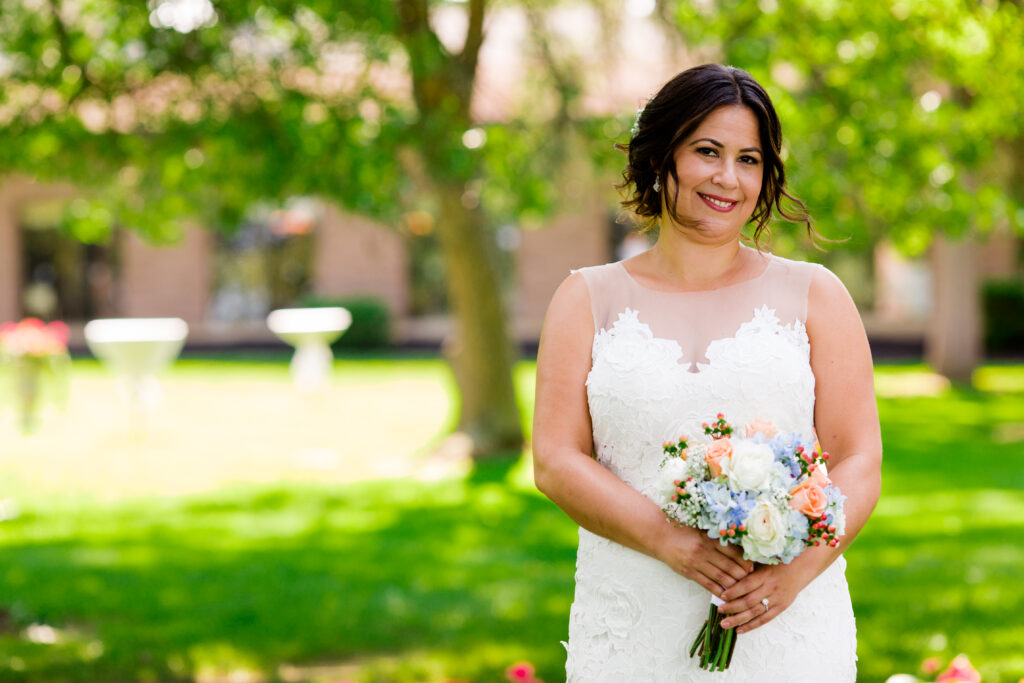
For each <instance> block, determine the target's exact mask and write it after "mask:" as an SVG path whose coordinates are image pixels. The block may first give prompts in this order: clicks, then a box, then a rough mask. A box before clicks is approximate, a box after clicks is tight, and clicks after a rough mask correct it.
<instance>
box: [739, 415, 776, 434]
mask: <svg viewBox="0 0 1024 683" xmlns="http://www.w3.org/2000/svg"><path fill="white" fill-rule="evenodd" d="M778 433H779V430H778V428H777V427H776V426H775V425H774V424H772V422H771V421H770V420H762V419H760V418H758V419H757V420H754V421H753V422H751V423H750V424H748V425H747V427H746V435H747V438H748V439H749V438H751V437H753V436H754V434H764V436H765V438H766V439H770V438H772V437H773V436H775V435H776V434H778Z"/></svg>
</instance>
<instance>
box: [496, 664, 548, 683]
mask: <svg viewBox="0 0 1024 683" xmlns="http://www.w3.org/2000/svg"><path fill="white" fill-rule="evenodd" d="M533 674H534V668H533V664H530V663H529V662H517V663H515V664H513V665H512V666H510V667H509V668H507V669H506V670H505V676H506V677H508V680H510V681H512V683H544V681H542V680H540V679H539V678H534V676H533Z"/></svg>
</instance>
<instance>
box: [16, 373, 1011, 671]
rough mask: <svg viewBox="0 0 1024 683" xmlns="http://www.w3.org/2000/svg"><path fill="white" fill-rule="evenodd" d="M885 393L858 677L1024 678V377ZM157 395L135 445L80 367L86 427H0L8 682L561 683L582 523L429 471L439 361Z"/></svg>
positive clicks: (97, 383)
mask: <svg viewBox="0 0 1024 683" xmlns="http://www.w3.org/2000/svg"><path fill="white" fill-rule="evenodd" d="M532 372H533V367H532V365H531V364H529V363H524V364H521V365H520V367H519V376H518V377H517V379H518V380H519V385H520V388H521V395H522V398H523V401H524V405H525V406H526V407H527V408H529V406H530V405H532V387H531V382H532ZM877 377H878V387H879V392H880V395H881V398H880V407H881V411H882V420H883V430H884V439H885V447H886V451H885V466H884V467H885V469H884V493H883V498H882V501H881V502H880V504H879V507H878V510H877V511H876V513H875V515H874V517H873V518H872V521H871V522H870V524H869V526H868V527H867V528H866V529H865V531H864V532H863V533H862V534H861V536H860V538H859V539H858V541H857V542H856V543H855V544H854V546H853V547H851V549H850V550H849V551H848V553H847V558H848V560H849V569H848V574H847V575H848V578H849V581H850V586H851V591H852V595H853V599H854V607H855V609H856V612H857V615H858V640H859V657H860V662H859V667H860V671H861V676H860V678H859V680H861V681H867V682H879V683H880V682H881V681H884V680H885V679H886V678H887V677H888V676H889V675H891V674H893V673H896V672H901V671H902V672H911V673H913V672H915V671H916V670H917V667H918V665H919V663H920V662H921V660H922V659H923V658H924V657H926V656H929V655H938V656H940V657H941V658H944V659H948V658H950V657H951V656H952V655H954V654H956V653H958V652H965V653H967V654H969V655H970V657H971V659H972V661H973V662H974V663H975V665H976V666H977V667H978V668H979V669H980V670H981V671H982V673H983V675H984V679H983V680H984V681H986V683H991V682H995V681H1010V682H1016V681H1017V680H1018V679H1020V678H1021V677H1022V676H1024V617H1022V616H1021V615H1022V614H1024V594H1022V592H1021V590H1020V585H1021V583H1020V579H1019V575H1020V572H1021V567H1022V566H1024V367H1021V366H1003V367H995V366H993V367H988V368H985V369H983V371H982V372H979V374H978V376H977V378H976V382H975V387H972V388H949V387H947V386H944V385H943V384H942V383H941V381H937V380H936V379H935V377H934V376H932V375H930V374H929V373H927V371H926V370H925V369H924V368H922V367H919V366H902V367H886V368H881V369H880V370H879V371H878V374H877ZM164 388H165V400H164V404H163V406H162V407H161V409H160V411H159V412H158V413H157V414H155V415H153V416H152V417H151V418H150V419H149V422H148V425H146V428H145V430H142V429H140V428H139V427H138V426H136V427H132V426H131V424H130V423H129V422H128V420H127V418H126V415H127V413H126V412H125V410H124V406H123V405H122V404H120V403H119V400H118V398H117V395H116V391H115V388H114V386H113V383H112V381H111V380H110V379H109V378H108V377H107V376H106V375H105V374H104V373H102V372H101V370H100V369H99V368H98V367H96V366H95V365H93V364H91V363H88V362H80V363H76V365H75V369H74V376H73V381H72V393H71V403H70V405H69V407H68V410H67V412H66V413H63V414H62V413H48V414H47V415H46V416H45V418H46V422H45V427H44V429H43V431H41V432H40V433H38V434H35V435H31V436H27V437H22V436H19V435H17V434H16V433H15V432H14V430H13V426H12V425H11V424H5V425H3V426H0V444H2V445H0V498H6V499H7V500H8V502H7V503H4V504H3V505H2V506H0V513H2V512H4V511H8V512H10V511H12V510H14V509H15V506H16V507H17V509H18V511H19V514H18V515H17V516H16V517H14V518H13V519H9V520H7V521H4V522H0V606H2V608H3V611H2V612H0V681H6V680H9V681H178V680H181V681H186V680H188V681H191V680H197V681H210V682H212V681H341V680H351V681H357V682H358V683H371V682H378V681H379V682H383V681H399V682H403V683H405V682H412V681H430V682H433V681H437V682H440V681H445V680H448V679H451V680H459V681H474V682H478V683H483V682H485V681H501V680H503V679H504V674H503V672H504V669H505V668H506V667H507V666H508V665H510V664H511V663H513V662H515V661H518V660H529V661H531V662H533V663H534V664H535V665H536V666H537V668H538V675H539V677H540V678H542V679H543V680H545V681H547V682H548V683H553V682H554V681H559V680H562V678H563V675H562V666H563V662H564V650H563V649H562V646H561V645H560V644H559V641H560V640H562V639H564V638H565V635H566V624H567V617H568V609H569V604H570V602H571V599H572V576H573V571H574V562H575V543H576V527H575V525H574V524H573V523H572V522H571V521H570V520H569V519H568V518H567V517H565V516H564V515H563V514H562V513H561V512H560V511H559V510H558V509H557V508H555V507H554V506H553V505H552V504H551V503H549V502H548V501H547V500H546V499H544V498H543V497H542V496H540V495H539V494H538V493H537V492H536V491H535V490H534V489H533V487H532V485H531V479H530V473H529V469H528V465H527V464H526V463H525V462H522V461H520V462H504V463H493V464H490V465H488V466H486V467H483V468H479V469H477V470H474V471H467V470H466V468H465V467H464V463H459V462H458V461H453V460H452V458H450V457H438V456H437V454H436V453H435V452H434V451H435V447H436V446H437V445H438V444H440V443H441V439H442V437H443V434H444V433H445V431H446V429H447V428H448V427H450V424H451V420H452V415H453V411H452V409H451V400H452V396H453V392H452V390H451V386H450V380H449V379H448V375H447V373H446V370H445V368H444V367H443V365H442V364H441V363H440V362H438V361H436V360H432V359H409V360H390V361H389V360H347V361H339V362H338V364H337V366H336V377H335V383H334V386H333V387H332V388H331V389H330V390H329V391H328V392H327V393H326V394H325V395H323V396H321V397H319V398H318V399H312V398H309V397H302V396H298V395H296V394H295V393H294V392H292V391H291V387H290V385H289V383H288V376H287V370H286V367H285V366H284V365H283V364H281V363H279V362H265V361H262V360H249V361H244V362H243V361H234V362H223V361H216V360H191V361H184V362H181V363H179V364H178V366H176V367H175V369H174V370H173V371H172V372H171V373H170V374H169V375H168V376H167V378H166V380H165V382H164ZM3 417H4V418H5V419H6V418H7V417H8V415H3ZM402 475H411V476H402ZM12 501H13V502H12Z"/></svg>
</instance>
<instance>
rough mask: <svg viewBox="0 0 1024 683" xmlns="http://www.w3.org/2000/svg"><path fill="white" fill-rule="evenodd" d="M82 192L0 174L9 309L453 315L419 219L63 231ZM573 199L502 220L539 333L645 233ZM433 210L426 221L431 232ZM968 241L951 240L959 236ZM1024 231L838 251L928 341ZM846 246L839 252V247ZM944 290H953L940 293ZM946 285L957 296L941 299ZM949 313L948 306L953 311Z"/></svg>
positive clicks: (227, 321) (889, 318)
mask: <svg viewBox="0 0 1024 683" xmlns="http://www.w3.org/2000/svg"><path fill="white" fill-rule="evenodd" d="M74 196H75V192H74V189H73V188H71V187H69V186H63V185H52V186H46V185H39V184H36V183H32V182H29V181H26V180H6V181H4V182H3V183H2V184H0V320H11V319H16V318H19V317H21V316H25V315H35V316H39V317H43V318H61V319H63V320H66V321H68V322H69V323H70V324H71V326H72V330H73V338H72V341H73V343H76V342H77V343H81V328H82V326H83V324H84V323H85V322H86V321H87V320H89V319H93V318H100V317H160V316H177V317H181V318H184V319H185V320H186V321H187V322H188V323H189V326H190V328H191V333H190V335H189V344H190V345H193V346H233V345H246V344H267V343H273V342H274V337H273V336H272V335H271V334H270V332H269V331H268V330H267V327H266V324H265V318H266V315H267V313H268V312H269V311H270V310H272V309H274V308H279V307H286V306H293V305H301V302H302V301H303V298H304V297H305V296H308V295H310V294H315V295H317V296H318V297H319V298H321V299H322V298H332V297H337V298H342V297H348V296H353V295H367V296H371V297H374V298H376V299H378V300H380V301H382V302H383V303H384V304H386V306H387V307H388V309H389V310H390V311H391V313H392V314H393V315H394V318H395V321H396V325H395V339H394V341H395V343H397V344H425V345H435V344H439V343H440V342H441V341H442V340H443V339H444V338H445V337H446V336H447V335H448V334H449V333H450V331H451V329H452V325H451V321H450V318H449V316H448V315H447V314H446V313H445V311H444V310H443V304H442V305H440V306H438V305H434V306H430V305H426V306H423V305H421V306H419V307H417V306H414V305H413V300H414V298H415V296H414V294H415V293H416V288H417V287H427V288H429V287H430V283H429V282H428V283H426V284H424V283H421V282H417V277H418V276H417V275H416V270H417V269H416V268H415V267H414V264H413V263H412V258H411V256H410V254H411V252H412V251H414V249H413V248H412V247H411V241H412V240H414V239H416V237H417V235H410V234H408V231H406V233H404V234H403V232H401V231H399V230H395V229H392V228H389V227H386V226H383V225H380V224H377V223H374V222H373V221H371V220H368V219H366V218H362V217H359V216H354V215H350V214H345V213H343V212H342V211H340V210H338V209H337V208H335V207H333V206H331V205H326V204H323V203H318V202H305V203H299V204H296V205H294V206H291V207H290V208H288V209H279V210H277V211H272V212H269V213H267V214H266V215H265V216H264V217H263V218H262V219H259V220H252V221H250V222H248V223H247V224H245V225H243V226H242V228H241V229H240V230H239V231H238V232H236V233H234V234H232V235H231V236H230V237H226V236H221V235H218V234H216V233H214V232H212V231H208V230H204V229H201V228H199V227H197V226H190V227H187V228H185V230H184V238H183V239H182V240H181V241H180V242H178V243H176V244H174V245H171V246H153V245H149V244H146V243H145V242H143V241H142V240H141V239H140V238H139V237H138V236H136V235H135V234H133V233H132V232H130V231H121V232H119V233H117V234H116V236H115V238H114V239H113V240H111V242H110V244H107V245H85V244H82V243H80V242H77V241H75V240H73V239H71V238H70V237H68V236H66V235H64V234H63V233H62V232H61V230H60V228H59V225H58V221H59V216H60V215H61V207H62V206H63V205H65V204H66V203H67V202H69V201H71V200H72V199H73V197H74ZM581 206H582V208H581V209H580V210H578V211H577V212H574V213H572V214H563V215H560V216H556V217H554V218H552V219H551V220H550V221H549V223H548V224H547V225H546V226H543V227H542V228H541V229H536V230H526V229H521V228H520V227H518V226H506V227H504V228H502V229H501V230H499V231H498V233H497V238H498V240H497V241H498V246H499V248H500V249H502V250H504V251H505V252H506V257H507V261H508V262H509V263H510V264H511V267H510V269H509V270H510V272H509V273H508V277H507V282H506V285H507V290H508V294H509V297H508V300H509V301H510V302H512V305H511V314H512V318H513V329H514V332H515V335H516V337H517V338H518V339H520V340H521V341H523V342H526V343H532V342H535V341H536V340H537V337H538V336H539V333H540V328H541V324H542V322H543V318H544V312H545V310H546V308H547V304H548V301H549V300H550V298H551V296H552V294H553V293H554V291H555V289H556V287H557V286H558V284H559V283H560V282H561V281H562V280H563V279H564V278H565V277H566V275H567V274H568V273H569V271H570V269H573V268H578V267H581V266H585V265H591V264H598V263H606V262H609V261H613V260H617V259H619V258H623V257H626V256H628V255H629V254H630V253H635V251H636V250H637V249H641V250H642V249H643V248H645V243H644V239H645V238H643V237H640V236H637V235H635V234H630V232H629V231H628V230H627V229H626V228H625V227H624V226H622V225H620V224H617V223H615V221H614V220H613V218H612V217H611V215H610V213H609V211H608V208H607V207H606V206H604V204H603V203H602V202H601V201H600V200H598V199H596V198H592V199H590V200H586V201H583V202H581ZM429 229H430V226H429V225H427V226H425V227H423V228H422V231H426V232H429ZM951 248H955V249H957V250H958V251H957V253H956V254H955V255H954V256H952V257H951V256H950V254H949V250H950V249H951ZM1019 250H1020V240H1019V238H1016V237H1014V236H1012V235H994V236H990V238H989V239H988V241H987V242H986V243H984V244H974V243H966V244H962V245H959V246H956V247H951V246H949V245H948V244H946V243H942V244H939V245H937V246H936V248H934V249H933V250H932V255H931V258H926V259H914V260H908V259H905V258H903V257H901V256H900V255H899V253H898V252H897V251H896V250H895V249H893V248H892V247H890V246H889V245H887V244H884V243H883V244H880V245H879V246H878V247H877V248H876V249H875V252H874V255H873V258H872V259H868V260H867V261H865V259H858V258H857V257H852V256H851V257H846V256H843V257H841V258H839V259H837V260H836V262H835V263H830V266H831V267H832V268H833V269H834V270H836V271H837V272H838V274H839V275H840V277H841V278H842V279H843V280H844V282H846V284H847V286H848V287H849V288H850V290H851V292H852V293H853V295H854V298H855V299H856V300H857V301H858V304H859V305H860V307H861V310H862V312H863V315H864V320H865V324H866V326H867V328H868V332H869V335H870V336H871V337H872V340H873V341H874V342H876V343H882V344H885V343H891V344H897V345H899V344H902V345H907V346H910V347H911V348H919V347H920V346H921V344H922V342H923V340H924V339H925V338H926V336H928V334H929V331H930V326H933V325H936V324H945V325H953V326H955V325H958V324H960V325H962V324H964V323H966V322H968V321H965V320H963V319H962V317H961V318H958V317H957V316H958V315H961V313H962V311H963V310H965V309H964V308H962V307H959V304H957V302H956V297H957V296H962V295H963V294H964V293H963V292H961V293H959V294H958V292H957V291H956V289H955V287H956V285H955V284H953V285H949V286H946V287H945V288H944V287H942V286H941V285H942V283H944V282H945V283H947V285H948V284H949V283H956V282H957V277H960V276H962V273H961V274H960V276H958V275H957V272H953V271H962V270H963V269H964V268H965V267H969V268H971V269H974V270H975V271H976V272H974V273H973V274H972V277H975V278H976V279H978V280H983V279H985V278H990V277H996V278H999V277H1011V276H1014V275H1016V274H1018V273H1019V265H1018V261H1017V258H1018V257H1017V254H1018V253H1019ZM837 256H841V255H839V254H837ZM942 292H945V294H943V293H942ZM936 293H939V296H941V297H943V298H944V300H946V303H947V305H946V306H939V305H937V302H936ZM944 317H945V318H949V319H948V320H945V321H943V318H944Z"/></svg>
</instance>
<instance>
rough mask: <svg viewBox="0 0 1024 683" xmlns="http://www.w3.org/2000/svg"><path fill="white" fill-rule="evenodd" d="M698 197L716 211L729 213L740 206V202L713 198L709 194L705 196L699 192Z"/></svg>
mask: <svg viewBox="0 0 1024 683" xmlns="http://www.w3.org/2000/svg"><path fill="white" fill-rule="evenodd" d="M697 195H698V196H699V197H700V198H701V199H702V200H704V203H705V204H707V205H708V206H710V207H711V208H712V209H714V210H715V211H721V212H723V213H724V212H727V211H732V209H733V207H735V206H736V205H737V204H739V201H738V200H735V199H721V198H719V197H713V196H711V195H709V194H703V193H700V192H698V193H697Z"/></svg>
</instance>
